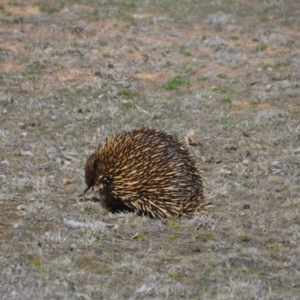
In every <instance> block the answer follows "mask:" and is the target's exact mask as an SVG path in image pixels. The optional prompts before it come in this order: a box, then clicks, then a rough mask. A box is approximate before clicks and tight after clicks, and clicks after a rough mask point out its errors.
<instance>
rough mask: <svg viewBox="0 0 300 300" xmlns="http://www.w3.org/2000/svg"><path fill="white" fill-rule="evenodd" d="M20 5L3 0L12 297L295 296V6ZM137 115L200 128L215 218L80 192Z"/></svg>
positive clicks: (1, 169) (3, 223)
mask: <svg viewBox="0 0 300 300" xmlns="http://www.w3.org/2000/svg"><path fill="white" fill-rule="evenodd" d="M24 3H25V2H24V1H21V0H14V1H8V0H7V1H2V2H1V5H0V20H1V21H0V23H1V26H0V39H1V43H0V65H1V67H0V82H1V84H0V111H1V113H0V183H1V184H0V283H1V284H0V295H1V298H2V299H179V298H182V299H200V298H201V299H299V295H300V284H299V283H300V267H299V259H300V254H299V253H300V252H299V241H300V211H299V207H300V196H299V195H300V122H299V120H300V106H299V99H300V85H299V82H300V73H299V69H300V52H299V48H300V35H299V32H300V21H299V20H300V9H299V3H298V1H296V0H294V1H288V0H286V1H251V3H252V4H251V5H250V4H249V1H246V0H239V1H229V0H225V1H196V0H190V1H188V0H185V1H184V0H181V1H176V3H175V2H174V1H169V0H162V1H155V0H154V1H150V2H149V1H139V0H127V1H125V0H123V1H122V0H119V1H113V2H109V1H98V2H97V1H92V0H68V1H46V0H35V1H33V0H32V1H31V0H28V1H26V4H24ZM137 126H151V127H155V128H159V129H162V130H166V131H169V132H171V133H173V134H175V135H177V136H179V137H181V138H183V137H184V135H185V133H186V132H187V130H188V129H190V128H191V129H194V130H195V132H196V134H197V135H198V137H199V139H200V140H201V143H202V145H203V147H202V148H197V147H190V151H191V152H192V153H194V154H195V156H196V158H197V159H198V161H199V165H200V167H201V169H202V170H203V172H204V174H205V177H206V183H207V192H208V193H210V194H211V197H212V198H213V203H214V209H213V210H212V211H211V212H210V213H209V214H208V215H199V216H197V217H195V218H194V219H191V220H189V219H182V220H156V219H149V218H145V217H139V216H136V215H134V214H122V213H120V214H114V215H112V214H108V213H107V212H106V211H104V210H103V209H102V208H101V207H100V206H99V203H97V202H93V201H90V199H87V200H86V201H81V199H79V198H78V197H77V195H78V194H79V193H80V192H81V191H82V190H83V189H84V178H83V176H84V174H83V165H84V162H85V159H86V157H87V155H89V154H90V153H91V152H92V151H93V149H94V148H95V146H96V145H98V144H99V143H100V142H101V141H103V140H104V139H105V138H106V137H107V136H111V135H113V134H115V133H118V132H120V131H122V130H127V129H132V128H135V127H137ZM68 220H71V221H72V220H73V221H76V222H78V223H74V222H73V223H71V225H70V223H68ZM100 222H104V223H105V224H107V226H106V227H105V226H104V227H103V226H102V225H101V224H102V223H100Z"/></svg>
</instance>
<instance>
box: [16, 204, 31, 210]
mask: <svg viewBox="0 0 300 300" xmlns="http://www.w3.org/2000/svg"><path fill="white" fill-rule="evenodd" d="M17 210H28V208H27V207H26V206H25V205H23V204H20V205H18V206H17Z"/></svg>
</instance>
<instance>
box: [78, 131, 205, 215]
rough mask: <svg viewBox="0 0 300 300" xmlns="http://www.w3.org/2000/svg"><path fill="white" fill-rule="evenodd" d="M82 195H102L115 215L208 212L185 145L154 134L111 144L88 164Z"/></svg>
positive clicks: (132, 134) (126, 136) (124, 136)
mask: <svg viewBox="0 0 300 300" xmlns="http://www.w3.org/2000/svg"><path fill="white" fill-rule="evenodd" d="M85 181H86V184H87V188H86V190H85V191H84V194H85V193H89V192H91V191H95V192H98V193H99V196H100V199H101V202H102V204H103V206H104V207H105V208H106V209H107V210H109V211H111V212H115V211H120V210H124V209H129V210H134V211H136V212H137V213H139V214H143V215H149V216H152V217H159V218H165V217H180V216H187V215H192V214H195V213H197V212H201V211H206V210H207V207H208V206H210V204H211V203H210V201H208V200H207V199H206V198H205V197H204V194H203V180H202V176H201V173H200V172H199V171H198V169H197V168H196V165H195V162H194V160H193V158H192V157H191V155H190V154H189V152H188V150H187V149H186V148H185V147H184V145H183V143H182V142H180V141H179V140H177V139H176V138H174V137H173V136H172V135H171V134H168V133H165V132H162V131H159V130H155V129H147V128H141V129H135V130H132V131H129V132H122V133H120V134H119V135H117V136H115V137H112V138H109V139H107V140H106V141H105V142H104V143H103V144H101V145H100V146H99V147H98V148H97V149H96V150H95V152H94V153H93V154H92V155H91V156H90V157H89V158H88V159H87V161H86V164H85Z"/></svg>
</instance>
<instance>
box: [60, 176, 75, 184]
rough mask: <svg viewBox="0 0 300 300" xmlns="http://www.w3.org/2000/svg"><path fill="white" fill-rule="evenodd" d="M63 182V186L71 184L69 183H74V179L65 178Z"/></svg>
mask: <svg viewBox="0 0 300 300" xmlns="http://www.w3.org/2000/svg"><path fill="white" fill-rule="evenodd" d="M62 182H63V184H69V183H72V182H73V181H72V179H70V178H67V177H64V178H63V179H62Z"/></svg>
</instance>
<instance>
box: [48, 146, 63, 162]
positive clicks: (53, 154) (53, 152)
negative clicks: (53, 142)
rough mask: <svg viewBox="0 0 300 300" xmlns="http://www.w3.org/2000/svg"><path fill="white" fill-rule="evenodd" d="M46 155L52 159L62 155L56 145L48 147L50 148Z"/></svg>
mask: <svg viewBox="0 0 300 300" xmlns="http://www.w3.org/2000/svg"><path fill="white" fill-rule="evenodd" d="M46 155H47V156H48V157H49V158H50V159H54V158H56V157H59V156H60V151H59V150H58V149H57V148H56V147H54V146H51V147H48V148H47V149H46Z"/></svg>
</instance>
